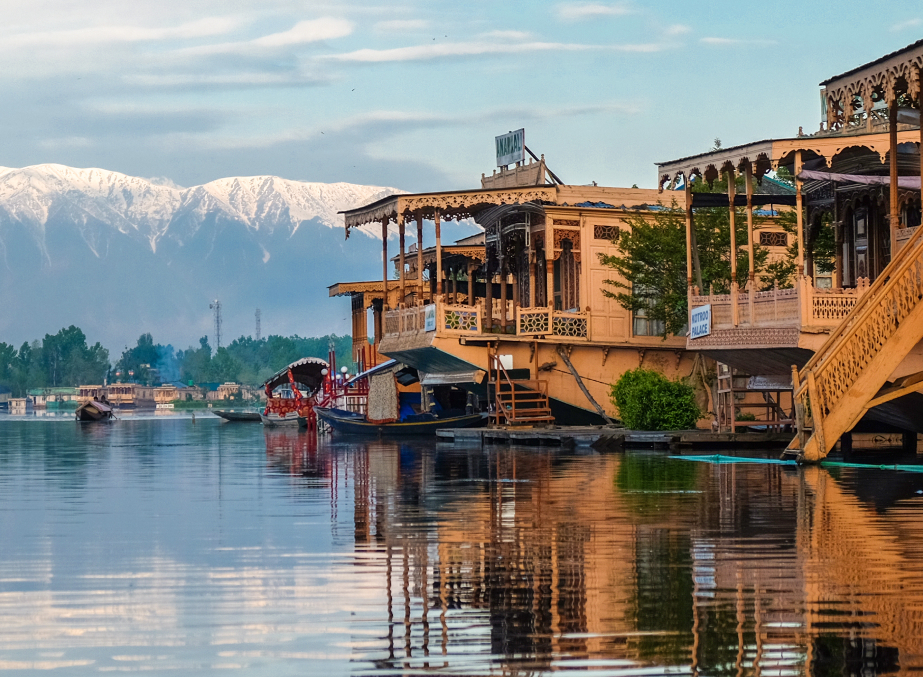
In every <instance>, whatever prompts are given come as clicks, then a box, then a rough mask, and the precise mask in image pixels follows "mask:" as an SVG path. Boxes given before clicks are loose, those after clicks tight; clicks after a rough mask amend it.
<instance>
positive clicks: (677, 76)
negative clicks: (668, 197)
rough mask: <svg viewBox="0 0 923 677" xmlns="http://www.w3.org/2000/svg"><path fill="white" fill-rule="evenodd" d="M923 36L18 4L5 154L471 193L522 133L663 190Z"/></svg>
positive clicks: (902, 28)
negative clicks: (714, 147)
mask: <svg viewBox="0 0 923 677" xmlns="http://www.w3.org/2000/svg"><path fill="white" fill-rule="evenodd" d="M921 35H923V5H921V3H920V2H919V0H916V1H899V0H893V1H889V2H886V3H875V4H874V5H869V6H866V7H864V8H863V9H859V8H854V7H852V6H849V5H840V6H832V5H830V4H829V3H821V2H810V1H809V2H801V3H797V4H795V3H784V2H776V3H765V2H764V3H752V2H739V1H737V2H726V1H724V0H712V1H711V2H700V3H689V2H682V3H680V2H661V3H657V4H656V5H655V4H654V3H642V2H624V3H619V2H594V1H592V0H591V1H590V2H549V3H538V2H516V1H506V2H485V1H482V0H468V1H467V2H446V1H444V0H427V1H426V2H416V1H414V0H408V1H401V0H397V2H396V3H394V4H390V3H381V4H377V3H375V2H365V3H351V2H349V1H348V0H347V1H345V2H329V3H327V2H293V1H288V0H263V1H261V2H259V3H256V2H240V1H235V0H222V1H221V2H217V1H215V0H195V1H193V2H191V1H190V0H158V1H157V2H138V1H133V2H130V3H128V2H125V1H124V0H118V1H116V0H94V2H74V1H73V0H28V1H24V0H17V1H16V2H7V3H5V4H4V20H3V23H2V26H0V58H2V62H3V68H2V70H0V87H2V89H3V92H4V97H3V99H4V101H3V105H2V107H0V128H2V132H3V144H2V149H3V150H2V153H0V165H5V166H12V167H18V166H24V165H28V164H36V163H41V162H60V163H64V164H70V165H74V166H80V167H87V166H97V167H104V168H106V169H113V170H117V171H121V172H125V173H128V174H134V175H140V176H148V177H152V176H165V177H169V178H170V179H172V180H174V181H176V182H177V183H179V184H181V185H192V184H195V183H201V182H205V181H208V180H211V179H214V178H218V177H222V176H230V175H251V174H277V175H280V176H284V177H287V178H292V179H302V180H310V181H351V182H356V183H371V184H377V185H391V186H400V187H402V188H405V189H408V190H431V189H440V188H458V187H472V186H475V185H477V182H478V178H479V176H480V173H481V172H482V171H490V169H491V167H492V165H493V155H492V154H493V137H494V136H495V135H496V134H499V133H503V132H506V131H507V130H510V129H515V128H518V127H520V126H524V127H525V128H526V142H527V144H528V145H529V146H530V147H531V148H532V149H533V150H534V151H536V152H539V153H545V155H546V157H547V159H548V162H549V164H550V166H551V167H552V168H553V169H554V170H555V171H556V172H557V173H558V174H559V175H560V176H561V177H562V178H563V179H564V180H565V181H567V182H569V183H588V182H590V181H594V180H595V181H598V182H599V183H601V184H604V185H630V184H631V183H635V182H636V183H638V184H640V185H642V186H653V185H654V183H655V181H656V172H655V169H654V167H653V165H652V163H653V162H654V161H657V160H669V159H673V158H676V157H681V156H684V155H689V154H692V153H695V152H700V151H703V150H707V149H708V148H709V147H710V146H711V144H712V140H713V139H714V138H715V137H716V136H717V137H720V138H721V139H722V140H723V141H724V143H725V145H731V144H736V143H743V142H746V141H749V140H755V139H758V138H764V137H771V136H787V135H792V134H794V133H796V132H797V130H798V126H799V125H803V126H804V128H805V130H806V131H813V130H814V129H816V128H817V125H818V122H819V120H820V111H819V108H820V107H819V95H818V87H817V83H818V82H819V81H821V80H822V79H825V78H827V77H829V76H831V75H834V74H837V73H839V72H841V71H844V70H848V69H849V68H852V67H854V66H857V65H859V64H861V63H863V62H865V61H867V60H870V59H873V58H875V57H878V56H880V55H883V54H885V53H886V52H890V51H893V50H895V49H898V48H901V47H904V46H905V45H907V44H909V43H911V42H914V41H915V40H917V39H918V38H920V37H921Z"/></svg>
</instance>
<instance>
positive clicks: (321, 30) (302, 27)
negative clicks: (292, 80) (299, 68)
mask: <svg viewBox="0 0 923 677" xmlns="http://www.w3.org/2000/svg"><path fill="white" fill-rule="evenodd" d="M353 28H354V26H353V23H352V22H351V21H347V20H346V19H337V18H333V17H322V18H320V19H311V20H309V21H299V22H298V23H297V24H295V25H294V26H292V28H290V29H289V30H287V31H282V32H280V33H271V34H270V35H264V36H262V37H260V38H255V39H253V40H245V41H240V42H224V43H220V44H213V45H202V46H199V47H188V48H185V49H180V50H177V51H176V52H175V53H177V54H184V55H192V56H196V55H200V56H201V55H208V54H231V53H246V52H254V51H266V50H274V49H279V48H281V47H292V46H295V45H305V44H309V43H312V42H321V41H323V40H333V39H335V38H342V37H345V36H347V35H349V34H350V33H352V32H353Z"/></svg>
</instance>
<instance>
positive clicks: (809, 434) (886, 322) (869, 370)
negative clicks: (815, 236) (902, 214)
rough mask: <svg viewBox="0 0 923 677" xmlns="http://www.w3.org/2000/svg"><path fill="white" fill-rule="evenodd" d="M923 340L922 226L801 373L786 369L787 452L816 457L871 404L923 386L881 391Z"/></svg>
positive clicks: (901, 384) (911, 380)
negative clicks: (792, 430)
mask: <svg viewBox="0 0 923 677" xmlns="http://www.w3.org/2000/svg"><path fill="white" fill-rule="evenodd" d="M921 339H923V227H920V228H917V231H916V232H915V233H914V234H913V236H912V237H911V238H910V240H908V242H907V244H906V245H904V248H903V249H901V250H900V252H898V254H897V255H896V256H895V257H894V258H893V259H892V260H891V263H889V264H888V266H887V267H886V268H885V269H884V270H883V271H882V274H881V275H880V276H879V277H878V279H877V280H875V283H874V284H873V285H872V286H871V287H870V288H869V291H868V292H867V293H866V294H865V295H864V296H863V297H862V298H861V299H860V300H859V302H858V303H857V304H856V306H855V307H854V308H853V310H852V311H851V312H850V313H849V315H848V316H847V317H846V319H845V320H844V321H843V323H842V324H841V325H840V326H839V327H838V328H837V330H836V331H834V332H833V333H832V334H831V335H830V337H829V338H828V339H827V341H826V342H825V343H824V345H823V346H821V348H820V350H818V351H817V352H816V353H815V354H814V356H813V357H812V358H811V359H810V361H808V363H807V364H806V365H805V366H804V368H803V369H801V370H800V371H799V370H798V369H797V368H796V367H792V385H793V387H794V393H795V396H794V397H795V420H796V422H797V426H798V436H797V437H796V438H795V439H794V440H792V442H791V444H789V447H788V449H786V451H785V454H786V455H789V456H795V457H797V458H798V459H799V460H803V461H806V462H811V463H813V462H817V461H820V460H821V459H823V458H824V457H825V456H826V455H827V454H828V453H829V452H830V450H831V449H833V447H834V445H835V444H836V442H837V440H839V439H840V437H841V436H842V435H843V434H844V433H846V432H848V431H850V430H852V428H853V427H854V426H855V425H856V423H858V422H859V419H861V418H862V416H863V415H864V414H865V412H867V411H868V410H869V409H871V408H872V407H875V406H878V405H879V404H883V403H885V402H888V401H890V400H892V399H895V398H897V397H901V396H902V395H906V394H908V393H911V392H916V391H919V390H921V389H923V373H920V374H912V375H910V376H907V377H905V378H902V379H899V380H898V381H896V382H895V383H893V384H891V386H890V387H888V388H886V389H884V390H882V386H884V385H885V384H886V383H887V382H888V380H889V378H890V377H891V375H892V374H893V373H894V371H895V369H897V367H898V366H899V365H900V364H901V362H903V360H904V358H906V357H907V355H908V354H909V353H910V351H911V350H913V348H914V346H916V345H917V343H918V342H919V341H920V340H921Z"/></svg>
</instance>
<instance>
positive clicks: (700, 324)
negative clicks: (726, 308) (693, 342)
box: [689, 304, 711, 339]
mask: <svg viewBox="0 0 923 677" xmlns="http://www.w3.org/2000/svg"><path fill="white" fill-rule="evenodd" d="M709 334H711V305H710V304H709V305H707V306H699V307H698V308H693V309H692V318H691V322H690V323H689V338H691V339H697V338H702V337H703V336H708V335H709Z"/></svg>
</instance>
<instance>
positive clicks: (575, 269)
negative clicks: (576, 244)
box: [554, 239, 580, 311]
mask: <svg viewBox="0 0 923 677" xmlns="http://www.w3.org/2000/svg"><path fill="white" fill-rule="evenodd" d="M561 245H562V248H563V249H564V251H563V252H562V253H561V256H560V258H559V259H558V260H557V261H555V262H554V273H555V274H554V307H555V310H571V311H579V310H580V308H579V306H580V264H579V263H577V261H576V259H575V258H574V250H573V243H572V242H571V241H570V240H567V239H565V240H562V242H561Z"/></svg>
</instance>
